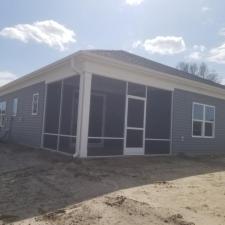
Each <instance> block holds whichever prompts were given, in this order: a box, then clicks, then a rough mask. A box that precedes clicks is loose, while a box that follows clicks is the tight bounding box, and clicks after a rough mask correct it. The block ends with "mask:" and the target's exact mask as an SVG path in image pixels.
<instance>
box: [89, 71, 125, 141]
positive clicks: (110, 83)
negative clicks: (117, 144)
mask: <svg viewBox="0 0 225 225" xmlns="http://www.w3.org/2000/svg"><path fill="white" fill-rule="evenodd" d="M97 96H99V97H97ZM100 96H102V97H100ZM125 99H126V82H124V81H120V80H115V79H111V78H105V77H102V76H98V75H93V77H92V87H91V103H90V119H89V137H124V121H125Z"/></svg>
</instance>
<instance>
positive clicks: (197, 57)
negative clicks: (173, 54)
mask: <svg viewBox="0 0 225 225" xmlns="http://www.w3.org/2000/svg"><path fill="white" fill-rule="evenodd" d="M189 58H190V59H193V60H200V59H202V54H201V52H192V53H191V54H190V55H189Z"/></svg>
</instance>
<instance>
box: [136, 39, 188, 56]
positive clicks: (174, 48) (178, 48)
mask: <svg viewBox="0 0 225 225" xmlns="http://www.w3.org/2000/svg"><path fill="white" fill-rule="evenodd" d="M132 46H133V48H137V47H143V48H144V49H145V50H146V51H147V52H150V53H153V54H155V53H157V54H161V55H174V54H178V53H181V52H183V51H185V49H186V45H185V42H184V40H183V38H182V37H176V36H157V37H155V38H153V39H146V40H145V41H143V42H141V41H136V42H134V43H133V45H132Z"/></svg>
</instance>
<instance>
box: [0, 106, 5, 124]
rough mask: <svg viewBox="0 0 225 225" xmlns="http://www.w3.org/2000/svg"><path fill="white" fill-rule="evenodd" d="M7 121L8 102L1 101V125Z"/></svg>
mask: <svg viewBox="0 0 225 225" xmlns="http://www.w3.org/2000/svg"><path fill="white" fill-rule="evenodd" d="M5 123H6V102H0V127H4V126H5Z"/></svg>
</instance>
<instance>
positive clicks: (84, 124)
mask: <svg viewBox="0 0 225 225" xmlns="http://www.w3.org/2000/svg"><path fill="white" fill-rule="evenodd" d="M80 79H81V81H80V95H79V111H78V133H77V144H76V149H77V151H79V153H80V154H79V156H78V157H81V158H86V157H87V146H88V129H89V112H90V99H91V79H92V74H91V73H89V72H84V73H83V74H82V75H81V77H80ZM79 128H80V129H79Z"/></svg>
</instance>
